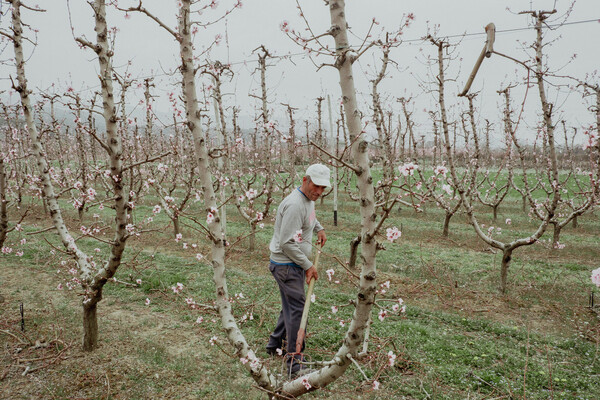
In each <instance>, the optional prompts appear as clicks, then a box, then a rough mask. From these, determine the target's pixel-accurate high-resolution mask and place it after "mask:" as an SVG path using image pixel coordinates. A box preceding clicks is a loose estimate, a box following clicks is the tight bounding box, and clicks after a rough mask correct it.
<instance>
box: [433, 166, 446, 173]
mask: <svg viewBox="0 0 600 400" xmlns="http://www.w3.org/2000/svg"><path fill="white" fill-rule="evenodd" d="M433 171H434V172H435V174H436V175H439V174H442V175H444V176H446V174H447V173H448V168H446V167H444V166H443V165H438V166H437V167H435V169H434V170H433Z"/></svg>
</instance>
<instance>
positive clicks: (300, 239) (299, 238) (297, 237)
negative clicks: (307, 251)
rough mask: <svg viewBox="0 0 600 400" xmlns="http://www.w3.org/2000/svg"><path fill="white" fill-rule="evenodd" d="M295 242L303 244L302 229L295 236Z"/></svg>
mask: <svg viewBox="0 0 600 400" xmlns="http://www.w3.org/2000/svg"><path fill="white" fill-rule="evenodd" d="M294 241H295V242H297V243H302V230H301V229H299V230H297V231H296V234H295V235H294Z"/></svg>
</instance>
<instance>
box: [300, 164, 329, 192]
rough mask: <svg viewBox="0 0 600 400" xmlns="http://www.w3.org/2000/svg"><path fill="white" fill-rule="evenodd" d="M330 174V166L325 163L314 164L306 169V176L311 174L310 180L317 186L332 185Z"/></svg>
mask: <svg viewBox="0 0 600 400" xmlns="http://www.w3.org/2000/svg"><path fill="white" fill-rule="evenodd" d="M329 175H330V172H329V168H327V167H326V166H324V165H323V164H313V165H311V166H310V167H308V168H307V169H306V176H309V177H310V180H311V181H312V182H313V183H314V184H315V185H317V186H327V187H331V183H330V182H329Z"/></svg>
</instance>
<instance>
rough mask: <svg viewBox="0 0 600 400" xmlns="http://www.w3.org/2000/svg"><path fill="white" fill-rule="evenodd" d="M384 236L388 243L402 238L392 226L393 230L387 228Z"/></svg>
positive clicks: (400, 233)
mask: <svg viewBox="0 0 600 400" xmlns="http://www.w3.org/2000/svg"><path fill="white" fill-rule="evenodd" d="M386 236H387V240H389V241H390V242H393V241H394V240H396V239H398V238H399V237H400V236H402V232H400V231H399V230H398V228H396V227H395V226H394V227H393V228H387V229H386Z"/></svg>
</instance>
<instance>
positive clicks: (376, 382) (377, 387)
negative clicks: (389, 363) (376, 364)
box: [373, 381, 379, 390]
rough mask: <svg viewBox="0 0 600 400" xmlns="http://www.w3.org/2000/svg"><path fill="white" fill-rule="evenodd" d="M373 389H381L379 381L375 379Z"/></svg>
mask: <svg viewBox="0 0 600 400" xmlns="http://www.w3.org/2000/svg"><path fill="white" fill-rule="evenodd" d="M373 390H379V382H378V381H373Z"/></svg>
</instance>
